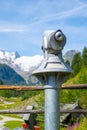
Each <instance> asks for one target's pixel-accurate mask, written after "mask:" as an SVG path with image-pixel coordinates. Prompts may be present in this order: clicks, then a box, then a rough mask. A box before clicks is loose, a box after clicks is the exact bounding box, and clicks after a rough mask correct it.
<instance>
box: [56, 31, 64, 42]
mask: <svg viewBox="0 0 87 130" xmlns="http://www.w3.org/2000/svg"><path fill="white" fill-rule="evenodd" d="M54 37H55V39H56V40H57V41H61V40H62V39H63V33H62V32H61V31H57V32H56V33H55V35H54Z"/></svg>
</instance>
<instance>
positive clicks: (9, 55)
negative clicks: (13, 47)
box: [0, 50, 20, 61]
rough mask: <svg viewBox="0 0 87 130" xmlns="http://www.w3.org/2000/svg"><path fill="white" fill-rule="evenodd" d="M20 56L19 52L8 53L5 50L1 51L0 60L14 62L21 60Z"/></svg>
mask: <svg viewBox="0 0 87 130" xmlns="http://www.w3.org/2000/svg"><path fill="white" fill-rule="evenodd" d="M19 57H20V55H19V54H18V52H7V51H4V50H0V59H4V60H8V61H14V60H15V59H16V58H19Z"/></svg>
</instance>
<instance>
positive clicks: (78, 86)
mask: <svg viewBox="0 0 87 130" xmlns="http://www.w3.org/2000/svg"><path fill="white" fill-rule="evenodd" d="M61 89H70V90H72V89H87V84H74V85H63V86H62V87H61ZM0 90H18V91H23V90H25V91H26V90H28V91H35V90H44V88H43V86H10V85H0ZM27 113H38V114H41V113H44V110H42V109H40V110H15V111H14V110H0V114H27ZM60 113H87V109H74V110H60Z"/></svg>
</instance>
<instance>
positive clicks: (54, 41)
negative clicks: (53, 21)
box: [33, 30, 72, 130]
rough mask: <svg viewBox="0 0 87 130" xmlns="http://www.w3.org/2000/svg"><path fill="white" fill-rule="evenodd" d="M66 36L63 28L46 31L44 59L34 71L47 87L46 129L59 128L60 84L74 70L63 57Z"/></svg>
mask: <svg viewBox="0 0 87 130" xmlns="http://www.w3.org/2000/svg"><path fill="white" fill-rule="evenodd" d="M65 43H66V37H65V35H64V34H63V32H62V31H61V30H57V31H46V32H45V33H44V40H43V45H42V50H43V52H44V59H43V61H42V63H41V64H40V66H39V67H38V68H37V69H36V70H35V71H34V72H33V75H35V76H36V77H37V78H38V79H39V80H40V81H41V83H42V84H43V85H44V89H45V130H59V127H60V118H59V117H60V107H59V106H60V105H59V103H60V101H59V98H60V97H59V95H60V86H61V84H62V83H63V82H64V81H65V80H66V79H67V76H68V75H69V74H70V73H71V72H72V69H71V68H70V67H69V66H68V65H67V64H66V63H65V62H64V60H63V58H62V49H63V48H64V45H65Z"/></svg>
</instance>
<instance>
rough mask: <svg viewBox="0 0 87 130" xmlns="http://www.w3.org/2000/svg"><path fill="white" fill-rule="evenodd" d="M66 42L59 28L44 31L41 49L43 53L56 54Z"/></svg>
mask: <svg viewBox="0 0 87 130" xmlns="http://www.w3.org/2000/svg"><path fill="white" fill-rule="evenodd" d="M65 43H66V37H65V35H64V34H63V32H62V31H61V30H60V29H59V30H57V31H56V32H54V31H45V32H44V40H43V45H42V49H43V52H44V53H45V54H55V55H58V54H59V53H60V52H61V51H62V49H63V47H64V45H65Z"/></svg>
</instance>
